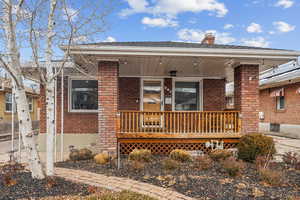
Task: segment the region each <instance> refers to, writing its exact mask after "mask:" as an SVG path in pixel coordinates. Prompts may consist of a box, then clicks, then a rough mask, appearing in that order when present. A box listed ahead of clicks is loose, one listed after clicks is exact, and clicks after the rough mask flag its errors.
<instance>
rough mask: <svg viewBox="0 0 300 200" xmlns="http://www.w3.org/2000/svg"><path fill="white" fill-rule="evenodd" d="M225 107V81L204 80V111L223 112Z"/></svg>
mask: <svg viewBox="0 0 300 200" xmlns="http://www.w3.org/2000/svg"><path fill="white" fill-rule="evenodd" d="M225 105H226V102H225V79H204V80H203V110H204V111H222V110H224V109H225Z"/></svg>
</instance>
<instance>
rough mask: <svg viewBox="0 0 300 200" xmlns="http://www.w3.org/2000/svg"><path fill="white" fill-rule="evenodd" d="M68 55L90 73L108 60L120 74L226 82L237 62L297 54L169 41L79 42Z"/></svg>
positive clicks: (265, 65)
mask: <svg viewBox="0 0 300 200" xmlns="http://www.w3.org/2000/svg"><path fill="white" fill-rule="evenodd" d="M61 48H62V49H63V50H66V49H67V47H66V46H62V47H61ZM70 54H71V56H72V57H73V59H74V61H75V62H76V63H78V64H80V65H81V66H86V63H87V62H86V61H87V60H88V61H89V62H88V63H89V65H90V67H85V69H86V70H87V71H88V72H89V73H90V74H95V72H96V71H95V70H96V69H95V66H97V64H96V63H97V62H99V61H101V60H112V61H118V62H119V63H120V76H149V77H151V76H169V72H170V71H172V70H175V71H177V72H178V73H177V76H179V77H214V78H226V79H227V81H232V80H233V68H234V67H235V66H237V65H239V64H258V65H260V71H264V70H267V69H269V68H271V67H273V66H277V65H280V64H283V63H286V62H288V61H291V60H296V59H297V57H298V56H300V52H297V51H292V50H283V49H271V48H258V47H248V46H235V45H218V44H214V45H207V44H201V43H186V42H169V41H167V42H101V43H91V44H79V45H73V46H71V47H70ZM92 60H93V61H94V64H93V65H91V64H90V61H92Z"/></svg>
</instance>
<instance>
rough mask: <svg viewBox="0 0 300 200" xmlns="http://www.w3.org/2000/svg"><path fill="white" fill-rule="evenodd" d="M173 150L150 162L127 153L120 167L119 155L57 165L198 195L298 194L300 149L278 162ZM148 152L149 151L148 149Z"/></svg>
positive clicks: (264, 157) (286, 196)
mask: <svg viewBox="0 0 300 200" xmlns="http://www.w3.org/2000/svg"><path fill="white" fill-rule="evenodd" d="M271 146H272V144H271ZM136 152H137V150H136V151H135V152H134V153H136ZM141 152H146V150H143V151H141ZM174 152H175V153H174ZM174 152H173V154H176V156H174V155H172V154H171V155H169V156H155V155H152V156H151V160H150V161H149V160H147V162H146V161H143V159H142V158H140V157H139V158H140V159H139V161H138V163H136V162H133V161H132V159H129V158H130V157H132V155H131V156H130V155H129V156H123V157H122V158H121V163H122V167H121V169H119V170H118V169H117V166H116V160H112V161H111V162H109V163H107V164H103V165H100V164H96V163H95V162H94V161H93V160H86V161H78V162H73V161H66V162H63V163H58V164H57V166H58V167H65V168H72V169H80V170H86V171H91V172H94V173H99V174H106V175H109V176H118V177H126V178H130V179H134V180H138V181H141V182H146V183H150V184H154V185H157V186H161V187H164V188H169V189H171V190H175V191H177V192H180V193H182V194H184V195H187V196H190V197H193V198H196V199H283V200H285V199H295V198H298V197H299V196H300V192H299V187H300V182H299V180H300V171H299V169H298V168H297V166H298V165H299V164H296V163H300V157H299V155H295V154H286V155H284V156H283V157H284V158H285V159H284V161H283V162H275V161H273V160H272V159H271V158H272V154H270V153H267V154H260V153H259V154H257V155H256V158H255V160H254V161H253V162H245V161H242V160H239V159H238V158H237V157H234V155H233V154H231V153H230V152H228V150H222V151H220V152H218V155H217V157H218V159H216V155H215V154H216V153H217V152H215V153H214V154H205V155H202V156H196V157H195V156H194V157H192V156H191V155H188V154H189V152H186V151H184V150H176V151H174ZM179 152H180V153H179ZM179 154H180V155H184V157H191V158H192V159H184V162H182V161H181V160H180V159H177V158H178V155H179ZM219 155H221V156H219ZM291 155H292V156H291ZM146 157H150V155H149V151H147V156H146ZM133 163H134V164H133Z"/></svg>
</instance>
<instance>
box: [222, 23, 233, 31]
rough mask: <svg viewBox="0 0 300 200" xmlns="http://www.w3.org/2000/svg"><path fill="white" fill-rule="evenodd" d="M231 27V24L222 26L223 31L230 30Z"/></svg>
mask: <svg viewBox="0 0 300 200" xmlns="http://www.w3.org/2000/svg"><path fill="white" fill-rule="evenodd" d="M233 27H234V26H233V24H225V25H224V29H225V30H227V29H231V28H233Z"/></svg>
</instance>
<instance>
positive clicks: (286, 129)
mask: <svg viewBox="0 0 300 200" xmlns="http://www.w3.org/2000/svg"><path fill="white" fill-rule="evenodd" d="M259 131H260V132H270V123H259ZM271 133H272V135H277V136H283V137H289V138H296V139H300V125H296V124H280V132H271Z"/></svg>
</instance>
